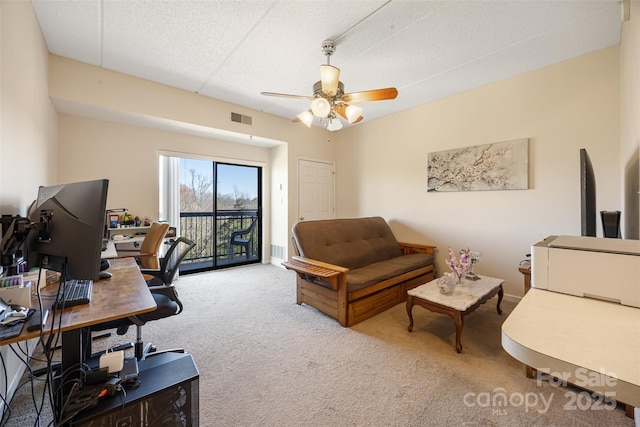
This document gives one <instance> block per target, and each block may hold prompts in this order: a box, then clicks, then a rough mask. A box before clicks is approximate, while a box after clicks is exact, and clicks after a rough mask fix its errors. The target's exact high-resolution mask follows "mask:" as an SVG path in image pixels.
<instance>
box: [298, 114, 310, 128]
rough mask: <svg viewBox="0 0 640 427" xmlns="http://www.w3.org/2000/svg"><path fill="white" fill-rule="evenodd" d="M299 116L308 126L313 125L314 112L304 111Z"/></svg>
mask: <svg viewBox="0 0 640 427" xmlns="http://www.w3.org/2000/svg"><path fill="white" fill-rule="evenodd" d="M298 118H299V119H300V121H301V122H302V123H304V124H305V125H307V127H308V128H310V127H311V123H312V122H313V114H311V111H303V112H302V113H300V114H298Z"/></svg>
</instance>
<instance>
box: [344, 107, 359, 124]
mask: <svg viewBox="0 0 640 427" xmlns="http://www.w3.org/2000/svg"><path fill="white" fill-rule="evenodd" d="M345 114H346V115H347V119H348V120H349V123H353V122H355V121H356V120H358V117H360V116H361V115H362V107H360V106H359V105H349V106H348V107H347V110H346V111H345Z"/></svg>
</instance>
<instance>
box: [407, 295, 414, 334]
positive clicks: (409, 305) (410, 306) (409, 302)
mask: <svg viewBox="0 0 640 427" xmlns="http://www.w3.org/2000/svg"><path fill="white" fill-rule="evenodd" d="M412 309H413V297H412V296H411V295H407V314H408V315H409V327H408V328H407V329H408V330H409V332H411V331H413V314H411V310H412Z"/></svg>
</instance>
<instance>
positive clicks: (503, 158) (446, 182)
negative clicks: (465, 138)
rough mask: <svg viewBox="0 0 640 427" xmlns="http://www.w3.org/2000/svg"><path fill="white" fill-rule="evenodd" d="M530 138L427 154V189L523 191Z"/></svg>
mask: <svg viewBox="0 0 640 427" xmlns="http://www.w3.org/2000/svg"><path fill="white" fill-rule="evenodd" d="M528 188H529V140H528V139H518V140H514V141H506V142H496V143H493V144H485V145H476V146H473V147H465V148H456V149H453V150H444V151H437V152H434V153H429V155H428V164H427V191H434V192H444V191H482V190H526V189H528Z"/></svg>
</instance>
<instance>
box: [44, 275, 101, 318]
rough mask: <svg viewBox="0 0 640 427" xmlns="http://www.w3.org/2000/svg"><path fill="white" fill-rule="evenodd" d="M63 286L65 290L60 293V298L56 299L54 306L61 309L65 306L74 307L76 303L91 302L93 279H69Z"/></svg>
mask: <svg viewBox="0 0 640 427" xmlns="http://www.w3.org/2000/svg"><path fill="white" fill-rule="evenodd" d="M60 286H63V290H61V292H60V293H59V294H58V298H56V300H55V301H54V303H53V305H52V308H53V309H54V310H60V309H62V308H64V307H73V306H75V305H81V304H89V302H91V293H92V291H93V280H78V279H71V280H67V281H66V283H65V284H64V285H60Z"/></svg>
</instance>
